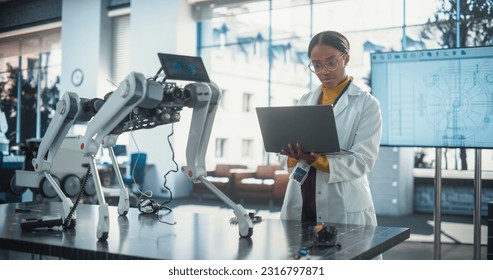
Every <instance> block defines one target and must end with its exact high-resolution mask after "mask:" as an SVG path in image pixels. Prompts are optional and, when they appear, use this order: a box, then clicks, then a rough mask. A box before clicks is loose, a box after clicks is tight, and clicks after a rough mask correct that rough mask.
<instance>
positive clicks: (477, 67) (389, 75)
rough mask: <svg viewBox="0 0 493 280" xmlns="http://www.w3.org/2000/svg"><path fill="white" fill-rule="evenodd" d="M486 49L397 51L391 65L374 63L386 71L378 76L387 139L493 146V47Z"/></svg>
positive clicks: (405, 143) (422, 143)
mask: <svg viewBox="0 0 493 280" xmlns="http://www.w3.org/2000/svg"><path fill="white" fill-rule="evenodd" d="M474 51H476V52H477V53H474ZM479 51H481V52H479ZM482 51H483V50H482V49H479V48H478V49H475V48H471V49H467V48H465V49H455V50H431V51H419V52H411V53H409V52H408V53H399V54H397V53H394V54H392V63H390V62H389V61H388V57H387V56H385V59H384V60H387V62H386V63H385V67H381V65H379V64H378V62H376V63H375V62H374V63H375V64H374V65H372V72H373V71H374V68H375V69H376V71H377V72H378V71H380V72H386V75H384V76H385V77H384V78H383V79H381V81H378V79H379V78H382V76H381V75H379V76H378V77H377V76H375V77H372V79H374V80H375V82H373V80H372V86H373V85H374V83H375V86H374V87H373V91H374V93H373V94H374V95H375V96H376V97H377V99H379V100H380V102H381V103H384V104H382V108H383V109H382V116H383V121H384V126H385V125H387V126H388V127H387V133H384V136H383V137H382V144H392V143H394V144H395V143H398V144H399V145H403V146H434V147H485V148H488V147H489V148H491V147H493V124H492V122H493V57H492V55H493V52H492V53H490V56H489V57H488V56H485V55H484V53H483V52H482ZM469 52H471V54H469ZM373 66H375V67H373ZM379 67H380V68H379ZM377 74H378V73H377ZM372 75H374V74H373V73H372ZM382 81H383V82H384V83H385V84H380V83H382ZM376 89H378V90H376ZM379 90H380V91H383V92H385V91H386V92H387V94H385V93H384V94H383V95H381V96H380V94H382V92H378V91H379ZM385 103H386V104H385Z"/></svg>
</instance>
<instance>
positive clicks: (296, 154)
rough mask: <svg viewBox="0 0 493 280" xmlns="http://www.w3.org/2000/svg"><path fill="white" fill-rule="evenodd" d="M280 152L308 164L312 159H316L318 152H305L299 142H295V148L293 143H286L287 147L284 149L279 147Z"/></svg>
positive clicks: (318, 155)
mask: <svg viewBox="0 0 493 280" xmlns="http://www.w3.org/2000/svg"><path fill="white" fill-rule="evenodd" d="M281 154H282V155H285V156H288V157H292V158H295V159H297V160H303V161H305V162H306V163H308V164H312V163H313V162H314V161H316V160H317V159H318V158H319V157H320V154H317V153H305V152H303V149H302V147H301V145H300V143H296V148H295V147H293V145H291V143H290V144H288V147H287V148H286V149H281Z"/></svg>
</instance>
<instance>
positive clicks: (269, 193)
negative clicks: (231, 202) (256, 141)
mask: <svg viewBox="0 0 493 280" xmlns="http://www.w3.org/2000/svg"><path fill="white" fill-rule="evenodd" d="M234 179H235V189H236V194H237V195H238V198H240V200H244V199H245V198H253V199H268V200H269V206H270V207H272V206H273V204H274V202H281V201H282V200H283V199H284V194H285V193H286V187H287V184H288V181H289V173H288V172H287V171H286V170H284V169H283V168H282V166H280V165H259V166H258V167H257V169H256V170H235V171H234Z"/></svg>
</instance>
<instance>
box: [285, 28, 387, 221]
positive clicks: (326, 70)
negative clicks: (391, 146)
mask: <svg viewBox="0 0 493 280" xmlns="http://www.w3.org/2000/svg"><path fill="white" fill-rule="evenodd" d="M308 56H309V57H310V60H311V62H310V64H309V68H310V70H311V71H312V72H314V73H315V74H316V75H317V77H318V78H319V80H320V83H321V85H320V86H319V87H318V88H317V89H316V90H314V91H312V92H309V93H307V94H305V95H303V96H302V97H301V98H300V100H299V102H298V105H316V104H332V105H333V106H334V115H335V118H336V124H337V133H338V136H339V143H340V146H341V148H342V149H345V150H349V151H350V153H348V154H343V155H330V154H328V155H325V154H315V153H305V152H303V147H301V146H300V145H299V144H297V143H289V144H288V145H287V148H286V149H283V150H282V151H281V156H280V159H281V162H282V164H284V165H285V166H286V168H287V169H288V170H289V171H290V172H294V171H295V170H297V169H298V168H305V170H306V171H308V172H307V175H306V176H305V178H304V180H296V179H295V178H294V177H299V176H294V177H292V178H291V179H290V180H289V183H288V187H287V190H286V195H285V198H284V202H283V205H282V210H281V219H287V220H302V221H311V222H317V223H343V224H362V225H377V219H376V215H375V207H374V205H373V200H372V196H371V192H370V186H369V183H368V178H367V175H368V173H369V172H370V171H371V169H372V167H373V165H374V163H375V161H376V159H377V155H378V151H379V147H380V137H381V127H382V119H381V113H380V105H379V103H378V101H377V100H376V99H375V98H374V97H373V96H372V95H370V94H369V93H368V92H365V91H363V90H362V89H361V88H360V87H358V86H357V85H356V84H355V83H354V82H353V80H352V78H351V77H350V76H348V75H347V73H346V65H347V64H348V63H349V61H350V55H349V41H348V40H347V38H346V37H345V36H344V35H342V34H340V33H338V32H335V31H324V32H321V33H319V34H317V35H315V36H314V37H313V38H312V40H311V42H310V45H309V46H308ZM313 121H314V122H316V121H317V120H313ZM308 125H309V124H308ZM301 173H303V172H301Z"/></svg>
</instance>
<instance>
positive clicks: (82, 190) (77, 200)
mask: <svg viewBox="0 0 493 280" xmlns="http://www.w3.org/2000/svg"><path fill="white" fill-rule="evenodd" d="M90 175H91V166H90V165H89V166H87V171H86V175H84V178H82V187H81V188H80V190H79V194H78V195H77V198H76V199H75V202H74V205H73V206H72V208H71V209H70V212H69V213H68V215H67V218H65V222H64V223H63V227H64V228H68V227H69V226H70V223H71V221H72V215H73V214H74V212H75V208H77V205H79V201H80V199H81V198H82V195H83V193H84V191H85V189H86V184H87V179H88V177H89V176H90Z"/></svg>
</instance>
